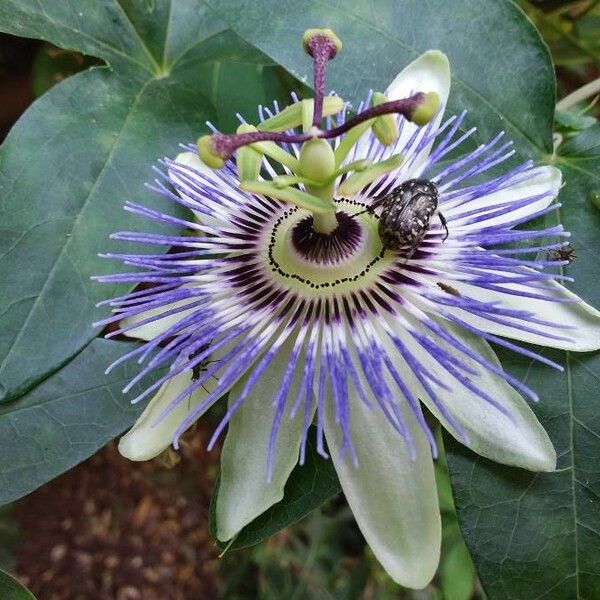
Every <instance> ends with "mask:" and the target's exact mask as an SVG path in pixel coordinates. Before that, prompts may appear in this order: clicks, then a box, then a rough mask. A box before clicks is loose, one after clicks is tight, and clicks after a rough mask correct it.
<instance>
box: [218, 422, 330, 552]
mask: <svg viewBox="0 0 600 600" xmlns="http://www.w3.org/2000/svg"><path fill="white" fill-rule="evenodd" d="M340 490H341V487H340V483H339V481H338V478H337V475H336V472H335V469H334V468H333V464H332V462H331V460H328V459H325V458H323V457H321V456H320V455H319V454H317V447H316V441H315V428H314V427H311V430H310V431H309V436H308V440H307V444H306V460H305V462H304V465H303V466H300V465H296V467H295V469H294V470H293V471H292V473H291V475H290V477H289V479H288V481H287V483H286V484H285V489H284V497H283V500H281V501H280V502H278V503H277V504H274V505H273V506H272V507H271V508H269V509H268V510H266V511H265V512H264V513H263V514H262V515H261V516H260V517H258V518H257V519H255V520H254V521H253V522H252V523H250V524H249V525H246V527H244V528H243V529H242V530H241V531H240V533H238V535H237V536H236V537H235V538H234V539H233V542H225V543H223V542H221V541H219V540H218V539H217V535H216V534H217V523H216V506H217V496H218V494H219V483H218V481H217V484H216V486H215V491H214V493H213V497H212V499H211V502H210V513H209V529H210V534H211V535H212V537H213V538H214V539H215V542H216V543H217V544H218V545H219V546H220V547H221V548H227V550H238V549H240V548H246V547H247V546H253V545H254V544H258V543H259V542H262V541H263V540H266V539H267V538H268V537H270V536H272V535H273V534H274V533H277V532H278V531H280V530H282V529H284V528H285V527H288V526H289V525H292V524H293V523H295V522H296V521H299V520H300V519H302V518H303V517H305V516H306V515H307V514H308V513H310V512H311V511H313V510H314V509H315V508H317V507H318V506H320V505H321V504H323V502H325V501H326V500H328V499H329V498H331V497H332V496H335V495H336V494H338V493H339V492H340Z"/></svg>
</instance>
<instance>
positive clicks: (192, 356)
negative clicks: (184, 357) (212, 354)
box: [188, 344, 211, 381]
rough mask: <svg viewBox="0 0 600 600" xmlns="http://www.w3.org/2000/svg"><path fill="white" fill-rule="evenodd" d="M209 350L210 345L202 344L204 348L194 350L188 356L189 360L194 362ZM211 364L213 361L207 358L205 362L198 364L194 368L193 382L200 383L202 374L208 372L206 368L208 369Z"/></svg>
mask: <svg viewBox="0 0 600 600" xmlns="http://www.w3.org/2000/svg"><path fill="white" fill-rule="evenodd" d="M209 348H210V344H202V346H200V347H199V348H196V350H194V351H193V352H192V353H191V354H190V355H189V356H188V360H190V361H193V360H194V359H195V358H196V357H197V356H200V355H201V354H203V353H204V352H206V351H207V350H208V349H209ZM210 363H211V361H210V360H208V357H206V358H205V359H204V360H201V361H200V362H198V363H196V364H195V365H194V366H193V367H192V381H198V379H200V373H203V372H204V371H206V368H207V367H208V365H209V364H210Z"/></svg>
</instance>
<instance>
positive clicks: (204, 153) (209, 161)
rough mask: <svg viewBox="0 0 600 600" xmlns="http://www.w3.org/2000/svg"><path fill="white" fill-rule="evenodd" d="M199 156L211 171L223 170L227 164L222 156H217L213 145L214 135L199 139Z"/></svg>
mask: <svg viewBox="0 0 600 600" xmlns="http://www.w3.org/2000/svg"><path fill="white" fill-rule="evenodd" d="M197 146H198V156H200V160H201V161H202V162H203V163H204V164H205V165H206V166H207V167H210V168H211V169H221V168H222V167H223V165H224V164H225V160H224V159H223V157H222V156H220V155H219V154H217V152H216V151H215V149H214V148H213V144H212V135H203V136H201V137H199V138H198V142H197Z"/></svg>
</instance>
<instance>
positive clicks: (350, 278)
mask: <svg viewBox="0 0 600 600" xmlns="http://www.w3.org/2000/svg"><path fill="white" fill-rule="evenodd" d="M335 203H336V205H337V206H336V207H337V208H338V210H337V211H336V219H337V227H336V229H335V230H334V231H333V232H332V233H329V234H323V233H318V232H316V231H314V229H313V223H312V218H313V217H312V216H311V215H307V214H306V213H305V212H304V211H302V210H301V209H299V208H297V207H289V208H288V209H286V210H285V211H284V212H282V213H280V214H279V216H278V217H277V218H276V219H275V220H274V221H273V222H272V225H271V227H270V228H269V232H268V233H267V235H269V240H268V243H267V244H265V246H267V247H268V249H267V250H265V257H264V258H265V262H268V265H269V270H270V276H271V277H273V278H275V280H278V281H279V282H280V283H281V284H284V285H285V286H286V287H287V288H289V287H294V288H296V289H298V290H299V291H309V290H310V291H312V292H318V291H319V290H324V292H325V290H327V291H329V293H330V291H331V288H334V287H339V288H341V289H343V290H344V291H347V290H351V289H354V288H356V289H359V288H360V287H362V286H363V285H364V282H365V280H369V279H372V278H374V277H376V276H377V275H378V274H379V273H381V271H382V270H385V269H386V268H387V267H388V266H389V265H390V264H391V263H392V262H393V261H394V253H391V252H385V250H384V248H383V246H382V244H381V240H380V239H379V235H378V233H377V219H376V218H375V217H374V216H372V215H371V214H369V213H362V214H360V215H358V216H356V214H357V213H359V212H361V211H363V210H364V209H365V208H366V206H367V204H365V203H363V202H360V201H357V200H347V199H338V200H336V201H335ZM266 241H267V240H266Z"/></svg>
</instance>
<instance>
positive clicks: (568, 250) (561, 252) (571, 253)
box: [546, 244, 577, 264]
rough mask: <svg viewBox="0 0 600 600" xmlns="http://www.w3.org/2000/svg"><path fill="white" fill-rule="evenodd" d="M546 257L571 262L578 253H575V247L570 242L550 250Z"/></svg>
mask: <svg viewBox="0 0 600 600" xmlns="http://www.w3.org/2000/svg"><path fill="white" fill-rule="evenodd" d="M546 257H547V258H548V260H559V261H565V260H566V261H568V262H569V264H570V263H572V262H573V261H574V260H575V259H576V258H577V255H576V254H575V248H573V246H571V245H570V244H567V245H566V246H563V247H562V248H555V249H554V250H549V251H548V252H546Z"/></svg>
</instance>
